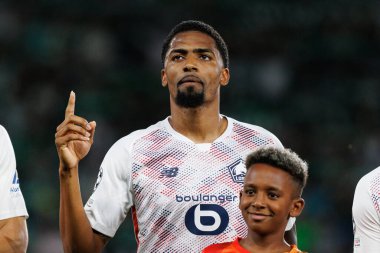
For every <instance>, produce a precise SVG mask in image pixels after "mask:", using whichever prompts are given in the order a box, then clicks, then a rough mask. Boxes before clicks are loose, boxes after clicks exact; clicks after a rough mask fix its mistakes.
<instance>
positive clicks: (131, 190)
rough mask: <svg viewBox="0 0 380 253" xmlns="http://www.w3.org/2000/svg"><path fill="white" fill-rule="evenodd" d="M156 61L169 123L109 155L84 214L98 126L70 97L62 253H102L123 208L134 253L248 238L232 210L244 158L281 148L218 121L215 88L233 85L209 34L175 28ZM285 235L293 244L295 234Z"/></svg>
mask: <svg viewBox="0 0 380 253" xmlns="http://www.w3.org/2000/svg"><path fill="white" fill-rule="evenodd" d="M161 57H162V62H163V69H162V70H161V81H162V85H163V86H164V87H165V88H167V89H168V91H169V101H170V112H171V113H170V116H169V117H167V118H166V119H164V120H162V121H160V122H158V123H156V124H154V125H152V126H150V127H148V128H146V129H143V130H138V131H135V132H133V133H131V134H129V135H127V136H126V137H124V138H122V139H120V140H119V141H117V142H116V143H115V144H114V145H113V146H112V147H111V148H110V150H109V151H108V152H107V154H106V156H105V158H104V160H103V162H102V164H101V166H100V170H99V176H98V180H97V182H96V184H95V190H94V192H93V194H92V196H91V197H90V199H89V200H88V201H87V203H86V205H85V207H84V208H83V202H82V199H81V195H80V186H79V179H78V163H79V161H80V160H81V159H82V158H83V157H84V156H86V155H87V153H88V152H89V149H90V147H91V145H92V143H93V138H94V133H95V127H96V124H95V122H93V121H91V122H89V121H87V120H86V119H84V118H82V117H79V116H77V115H75V113H74V107H75V94H74V93H73V92H72V93H71V95H70V98H69V102H68V105H67V108H66V113H65V120H64V121H63V122H62V123H61V124H60V125H59V126H58V127H57V132H56V136H55V138H56V139H55V142H56V147H57V151H58V155H59V160H60V163H59V175H60V194H61V195H60V201H61V202H60V229H61V237H62V240H63V245H64V249H65V251H66V252H81V253H85V252H91V253H94V252H100V251H101V249H102V248H103V247H104V246H105V244H106V243H107V242H108V241H109V239H110V238H111V237H113V236H114V235H115V233H116V230H117V229H118V227H119V225H120V224H121V223H122V222H123V220H124V218H125V217H126V215H127V213H128V211H129V210H131V212H132V217H133V222H134V227H135V236H136V239H137V243H138V251H139V252H186V253H188V252H200V251H201V250H202V249H203V248H205V247H206V246H207V245H210V244H212V243H218V242H225V241H231V240H233V239H235V238H236V237H237V236H244V235H245V233H246V231H247V230H246V225H245V223H244V221H243V218H242V216H241V213H240V211H239V208H238V205H237V203H238V200H239V191H240V188H241V185H242V183H243V179H244V176H245V170H246V169H245V166H244V162H243V161H244V159H245V156H246V155H247V154H248V153H250V152H251V151H252V150H254V149H255V148H257V147H259V146H262V145H273V146H277V147H282V144H281V142H280V141H279V140H278V139H277V138H276V137H275V136H274V135H273V134H272V133H270V132H268V131H267V130H265V129H263V128H261V127H258V126H254V125H250V124H246V123H242V122H239V121H237V120H234V119H232V118H230V117H227V116H224V115H221V114H220V112H219V102H220V88H221V87H222V86H225V85H227V84H228V82H229V79H230V72H229V69H228V64H229V60H228V50H227V46H226V44H225V42H224V41H223V39H222V37H221V36H220V35H219V34H218V33H217V32H216V31H215V30H214V29H213V28H212V27H211V26H209V25H207V24H205V23H203V22H199V21H185V22H182V23H180V24H178V25H177V26H176V27H174V28H173V30H172V31H171V32H170V33H169V35H168V36H167V38H166V41H165V42H164V44H163V48H162V53H161ZM293 223H294V221H291V222H290V223H289V228H291V227H292V225H293ZM288 234H289V238H290V239H289V240H290V241H295V233H294V231H293V230H291V231H290V232H289V233H288Z"/></svg>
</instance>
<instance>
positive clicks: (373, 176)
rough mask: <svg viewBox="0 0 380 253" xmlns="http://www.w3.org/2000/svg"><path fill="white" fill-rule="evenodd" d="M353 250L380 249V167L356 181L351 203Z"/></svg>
mask: <svg viewBox="0 0 380 253" xmlns="http://www.w3.org/2000/svg"><path fill="white" fill-rule="evenodd" d="M352 216H353V229H354V252H355V253H375V252H376V253H377V252H379V249H380V169H379V168H378V169H377V170H375V171H373V172H371V173H369V174H367V175H366V176H364V177H363V178H362V179H360V181H359V182H358V184H357V186H356V189H355V194H354V200H353V204H352Z"/></svg>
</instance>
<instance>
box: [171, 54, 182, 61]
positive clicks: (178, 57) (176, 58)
mask: <svg viewBox="0 0 380 253" xmlns="http://www.w3.org/2000/svg"><path fill="white" fill-rule="evenodd" d="M183 59H184V57H183V56H182V55H174V56H173V57H172V60H173V61H179V60H183Z"/></svg>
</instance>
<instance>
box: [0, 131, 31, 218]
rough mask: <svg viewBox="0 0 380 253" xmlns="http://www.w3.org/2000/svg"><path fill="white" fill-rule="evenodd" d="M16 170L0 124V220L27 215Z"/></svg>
mask: <svg viewBox="0 0 380 253" xmlns="http://www.w3.org/2000/svg"><path fill="white" fill-rule="evenodd" d="M19 183H20V182H19V178H18V173H17V170H16V157H15V154H14V151H13V147H12V143H11V140H10V138H9V135H8V133H7V131H6V130H5V128H4V127H2V126H1V125H0V196H1V201H0V220H2V219H8V218H13V217H18V216H25V217H28V212H27V210H26V206H25V201H24V197H23V195H22V192H21V188H20V184H19Z"/></svg>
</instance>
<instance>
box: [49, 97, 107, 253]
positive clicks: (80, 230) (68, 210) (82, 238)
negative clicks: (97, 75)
mask: <svg viewBox="0 0 380 253" xmlns="http://www.w3.org/2000/svg"><path fill="white" fill-rule="evenodd" d="M74 108H75V94H74V93H73V92H71V94H70V98H69V102H68V105H67V108H66V112H65V120H64V121H63V122H62V123H61V124H60V125H59V126H58V127H57V132H56V134H55V144H56V148H57V152H58V156H59V179H60V215H59V216H60V220H59V223H60V232H61V239H62V243H63V248H64V251H65V252H66V253H68V252H70V253H73V252H80V253H86V252H89V253H97V252H101V251H102V249H103V248H104V246H105V245H106V243H107V242H108V240H109V238H108V237H106V236H103V235H101V234H99V233H95V232H94V231H93V229H92V227H91V225H90V222H89V221H88V218H87V216H86V213H85V211H84V208H83V201H82V196H81V193H80V184H79V175H78V164H79V161H80V160H81V159H83V158H84V157H85V156H86V155H87V154H88V152H89V150H90V148H91V145H92V143H93V140H94V134H95V127H96V123H95V122H94V121H93V122H90V123H88V122H87V120H85V119H84V118H81V117H78V116H76V115H74Z"/></svg>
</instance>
